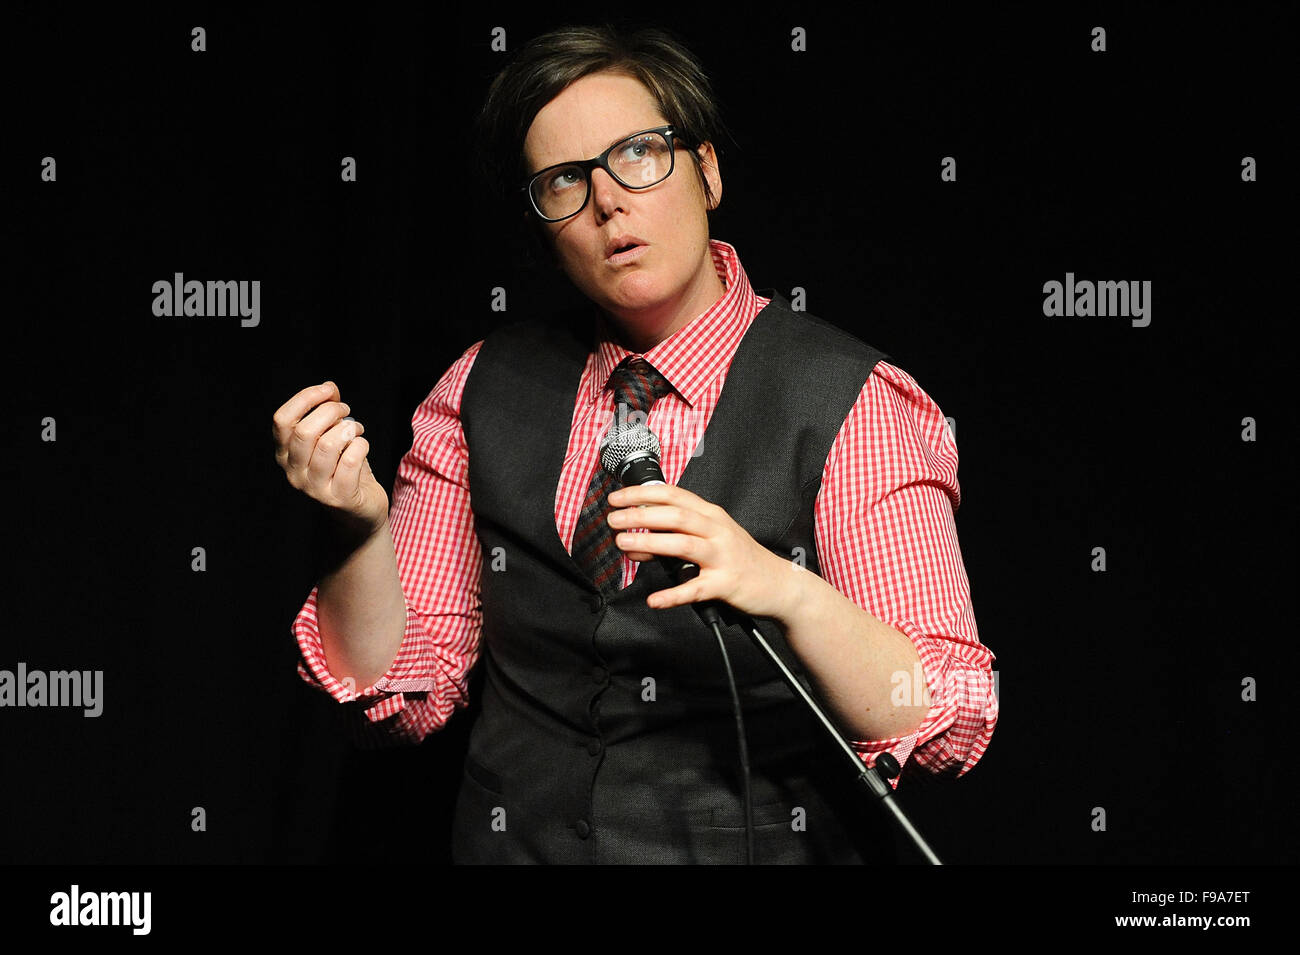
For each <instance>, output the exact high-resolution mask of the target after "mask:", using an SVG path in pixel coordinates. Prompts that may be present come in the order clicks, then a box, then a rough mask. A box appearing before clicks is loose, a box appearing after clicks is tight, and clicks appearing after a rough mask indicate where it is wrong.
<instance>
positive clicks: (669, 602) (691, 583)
mask: <svg viewBox="0 0 1300 955" xmlns="http://www.w3.org/2000/svg"><path fill="white" fill-rule="evenodd" d="M706 593H707V591H706V590H705V585H704V584H702V583H700V578H699V577H694V578H692V579H691V580H688V581H686V583H684V584H678V585H677V586H676V587H667V588H665V589H664V590H656V591H655V592H654V593H652V594H651V595H650V596H649V597H647V598H646V601H645V602H646V606H648V607H652V608H654V609H655V610H663V609H665V608H667V607H680V606H682V605H683V604H693V603H699V602H700V601H702V600H707V599H708V597H707V596H706Z"/></svg>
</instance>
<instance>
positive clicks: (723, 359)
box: [587, 239, 759, 408]
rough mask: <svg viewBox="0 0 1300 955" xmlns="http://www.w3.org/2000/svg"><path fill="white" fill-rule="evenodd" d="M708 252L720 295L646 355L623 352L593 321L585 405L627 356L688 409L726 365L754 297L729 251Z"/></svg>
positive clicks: (718, 247) (712, 246)
mask: <svg viewBox="0 0 1300 955" xmlns="http://www.w3.org/2000/svg"><path fill="white" fill-rule="evenodd" d="M709 252H710V253H711V254H712V256H713V267H714V268H715V269H716V270H717V273H718V278H720V279H721V280H722V281H723V283H724V284H725V285H726V291H725V292H724V293H723V294H722V297H721V298H719V299H718V300H717V301H716V302H714V303H713V304H712V305H710V306H709V307H708V308H707V309H706V310H705V311H704V312H702V313H701V314H700V315H698V316H696V317H695V318H694V319H692V320H691V321H690V322H689V323H688V324H686V325H685V326H683V327H682V328H679V329H678V330H677V331H676V332H674V333H673V334H672V335H670V336H668V337H667V338H665V339H664V340H663V341H661V342H660V343H659V344H657V345H655V346H654V347H653V348H651V349H650V350H649V351H647V352H644V353H638V352H633V351H629V350H628V349H626V348H624V347H623V346H622V345H620V344H618V343H617V342H615V341H614V340H613V338H612V336H611V332H610V328H609V325H608V323H607V321H606V319H605V317H604V315H603V314H599V313H598V314H597V317H596V360H595V366H594V368H593V369H592V374H591V376H590V379H589V382H588V392H587V403H588V404H591V403H592V402H595V401H596V400H597V399H599V398H600V397H601V393H602V392H603V391H604V390H605V385H606V383H607V382H608V381H609V376H610V374H611V373H612V372H613V370H614V369H615V368H616V367H617V366H618V363H619V362H621V361H622V360H623V359H624V358H626V357H627V356H628V355H636V354H641V356H642V357H643V358H645V360H646V361H648V362H649V363H650V364H651V365H652V366H654V369H655V370H656V371H658V372H659V373H660V374H661V375H663V376H664V378H666V379H667V380H668V383H669V384H670V385H672V386H673V388H674V390H676V392H677V393H678V394H679V395H681V396H682V398H683V399H684V400H685V401H686V403H687V404H688V405H689V406H690V407H692V408H694V407H695V406H696V404H697V403H698V402H699V400H700V398H701V396H702V395H703V394H704V390H705V388H707V387H708V384H709V382H711V381H712V380H713V379H714V378H715V377H717V375H718V374H719V373H720V372H721V371H722V370H723V369H724V368H726V367H727V365H728V364H730V362H731V359H732V357H733V356H734V355H735V353H736V349H737V348H738V347H739V346H740V340H741V339H742V338H744V337H745V331H746V330H747V329H748V328H749V325H750V323H751V322H752V321H753V320H754V316H755V315H757V314H758V311H759V309H758V297H757V296H756V295H755V293H754V289H753V286H751V285H750V284H749V276H747V275H746V274H745V270H744V268H743V267H742V266H741V264H740V257H739V256H738V255H737V254H736V250H735V248H734V247H733V246H731V245H729V244H728V243H726V242H722V241H721V240H719V239H710V240H709Z"/></svg>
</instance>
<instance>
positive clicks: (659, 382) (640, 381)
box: [609, 356, 672, 414]
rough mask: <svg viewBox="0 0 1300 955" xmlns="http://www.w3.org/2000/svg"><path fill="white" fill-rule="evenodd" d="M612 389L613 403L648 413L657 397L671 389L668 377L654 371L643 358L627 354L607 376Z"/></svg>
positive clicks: (630, 409)
mask: <svg viewBox="0 0 1300 955" xmlns="http://www.w3.org/2000/svg"><path fill="white" fill-rule="evenodd" d="M609 384H610V387H611V388H613V389H614V404H615V405H616V406H617V405H620V404H623V405H627V407H628V410H629V411H644V412H645V413H647V414H649V413H650V409H651V408H652V407H653V406H654V403H655V401H656V400H657V399H659V398H662V397H663V396H664V395H666V394H668V392H669V391H671V390H672V389H671V387H670V386H669V384H668V379H666V378H664V376H663V375H661V374H659V372H657V371H655V369H654V366H653V365H651V364H650V363H649V362H648V361H646V360H645V359H644V358H636V357H632V356H629V357H627V358H625V359H623V360H622V361H621V362H619V364H618V367H617V368H615V369H614V370H613V371H612V372H611V373H610V376H609Z"/></svg>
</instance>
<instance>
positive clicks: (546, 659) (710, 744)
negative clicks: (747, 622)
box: [453, 292, 894, 863]
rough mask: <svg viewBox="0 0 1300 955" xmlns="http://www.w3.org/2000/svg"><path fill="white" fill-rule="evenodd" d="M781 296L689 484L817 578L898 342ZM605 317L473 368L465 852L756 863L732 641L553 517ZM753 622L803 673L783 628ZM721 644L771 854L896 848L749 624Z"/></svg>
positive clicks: (760, 319) (714, 422)
mask: <svg viewBox="0 0 1300 955" xmlns="http://www.w3.org/2000/svg"><path fill="white" fill-rule="evenodd" d="M765 294H769V295H771V297H772V301H771V303H770V304H769V305H768V306H767V307H766V308H764V309H763V310H762V312H760V313H759V315H758V316H757V317H756V318H755V320H754V322H753V324H752V325H751V326H750V328H749V329H748V331H747V332H746V334H745V337H744V339H743V340H742V341H741V343H740V346H739V348H738V350H737V352H736V355H735V358H734V359H733V361H732V364H731V366H730V369H729V371H728V374H727V380H726V384H725V386H724V387H723V391H722V395H721V398H720V400H719V403H718V406H717V408H716V409H715V411H714V413H713V415H712V417H711V418H710V420H709V424H708V428H707V429H706V431H705V432H704V437H703V440H702V444H701V446H700V448H699V454H698V455H697V456H695V457H692V458H691V459H690V461H689V464H688V465H687V467H686V470H685V472H684V473H683V474H682V477H681V480H680V481H679V482H678V483H679V484H680V486H681V487H684V488H686V489H688V490H690V491H693V492H694V493H696V494H698V495H699V496H700V497H702V498H704V499H705V500H708V501H712V502H713V503H715V504H718V505H720V506H721V507H723V508H725V509H726V511H727V512H728V513H729V514H730V515H731V516H732V518H734V519H735V520H736V522H737V523H739V524H740V525H741V526H742V527H744V528H745V529H746V530H747V531H748V532H749V533H750V534H751V535H752V536H753V537H754V539H755V540H757V541H758V542H759V543H761V544H763V545H764V546H766V547H767V548H769V549H770V550H772V551H773V552H774V553H776V554H778V555H780V556H782V557H784V558H785V559H787V560H791V561H795V560H802V562H803V563H804V564H805V565H806V567H807V569H808V570H809V571H811V572H813V573H820V565H819V564H818V562H817V549H816V544H815V541H814V534H813V504H814V501H815V499H816V496H817V492H818V489H819V488H820V486H821V477H822V471H823V468H824V466H825V463H826V458H827V455H828V452H829V450H830V447H831V444H832V442H833V441H834V440H835V437H836V434H837V433H838V432H839V429H840V427H841V425H842V424H843V422H844V419H845V417H846V416H847V415H848V412H849V410H850V408H851V407H852V406H853V403H854V402H855V401H856V400H857V398H858V395H859V393H860V392H861V390H862V387H863V385H864V384H865V383H866V380H867V377H868V375H870V373H871V370H872V368H873V367H874V366H875V364H876V362H877V361H879V360H882V359H886V358H887V357H888V356H886V355H884V354H883V353H882V352H879V351H877V350H875V349H873V348H871V347H870V346H868V345H865V344H863V343H862V342H860V341H859V340H857V339H856V338H853V337H852V336H850V335H848V334H847V333H845V332H842V331H840V330H838V329H836V328H835V327H833V326H832V325H830V324H829V323H827V322H825V321H823V320H821V319H819V318H816V317H814V316H812V315H809V314H807V313H801V312H793V311H791V310H790V308H789V302H788V301H787V300H785V299H784V298H782V297H781V296H779V295H776V294H775V293H771V292H767V293H765ZM591 328H592V313H591V312H590V311H589V310H581V311H579V312H577V313H572V314H566V315H563V316H557V317H556V318H555V319H553V320H550V321H547V322H540V321H528V322H519V323H515V324H512V325H509V326H506V327H504V328H501V329H499V330H497V331H495V332H494V333H492V334H491V335H490V336H489V337H488V338H487V339H486V341H485V343H484V345H483V346H482V349H481V350H480V352H479V354H478V356H477V358H476V359H475V362H474V367H473V369H472V370H471V372H470V375H469V379H468V381H467V382H466V386H465V391H464V397H463V401H462V406H461V418H462V423H463V427H464V431H465V436H466V441H467V443H468V445H469V460H470V498H471V501H472V506H473V511H474V525H475V530H476V532H477V534H478V537H479V541H480V542H481V544H482V547H483V579H482V601H483V632H482V640H483V653H482V659H481V666H482V667H483V668H484V670H485V673H484V680H483V689H482V691H481V702H482V707H481V712H480V714H479V717H478V720H477V721H476V722H475V724H474V726H473V729H472V732H471V735H470V743H469V755H468V758H467V760H466V766H465V773H464V778H463V780H462V783H461V789H460V793H459V797H458V800H457V807H456V815H455V821H454V834H453V855H454V858H455V860H456V861H457V862H461V863H472V862H546V863H593V862H594V863H607V862H608V863H620V862H666V863H687V862H704V863H729V862H743V861H744V858H745V855H744V850H745V829H744V826H745V816H744V802H743V784H742V781H741V780H742V776H741V771H740V764H739V758H738V751H737V743H736V725H735V719H734V716H733V714H732V704H731V696H730V692H729V690H728V686H727V679H726V673H725V670H724V668H723V663H722V657H721V653H720V651H719V648H718V644H717V638H716V637H715V636H714V635H713V634H712V633H711V632H710V631H709V630H708V629H706V628H705V626H704V624H703V623H702V622H701V621H700V619H699V617H698V616H697V615H696V613H695V611H694V610H692V609H691V608H690V607H674V608H671V609H669V610H654V609H651V608H648V607H647V606H646V604H645V599H646V597H647V595H649V594H650V593H653V592H654V591H656V590H661V589H664V588H666V587H669V586H671V583H670V582H669V580H668V576H667V574H666V573H665V572H664V570H663V569H662V568H661V567H660V566H659V564H658V563H657V562H653V561H651V562H647V563H644V564H641V565H640V566H639V568H638V571H637V575H636V578H635V580H634V581H633V582H632V585H631V586H630V587H627V588H625V589H623V590H620V591H618V593H617V594H616V595H615V596H612V597H604V596H601V595H600V594H598V593H597V591H596V588H595V587H594V585H593V584H592V583H591V582H590V581H589V580H588V579H587V577H586V576H585V575H584V574H583V573H582V571H581V569H580V568H579V567H578V565H577V564H576V563H575V562H574V561H573V559H572V557H570V555H569V553H568V552H567V551H566V550H565V548H564V545H563V543H562V542H561V540H560V537H559V534H558V533H557V531H556V527H555V518H554V500H555V489H556V487H557V485H558V483H559V476H560V469H561V465H562V463H563V460H564V454H565V451H566V448H567V445H568V439H569V429H570V424H571V422H572V417H573V408H574V402H575V398H576V394H577V387H578V382H579V379H580V378H581V376H582V371H583V367H584V363H585V361H586V358H587V355H588V352H589V351H590V349H591V347H592V342H591ZM611 401H612V399H611ZM584 483H585V482H584ZM791 572H792V573H795V572H799V571H795V570H793V569H792V571H791ZM756 622H757V623H758V625H759V627H760V629H761V630H762V631H763V632H764V633H765V634H766V635H767V637H768V639H769V641H770V642H771V643H773V644H774V645H775V646H776V647H777V648H778V649H779V650H781V652H782V654H783V656H784V657H785V659H786V661H787V663H789V664H790V666H791V667H792V669H794V670H795V671H796V672H797V673H799V674H800V676H801V678H803V679H804V684H805V685H808V683H807V679H806V677H803V670H802V667H800V666H799V661H798V658H797V657H796V656H795V655H794V653H793V652H792V651H791V650H790V648H789V646H788V644H787V643H786V642H785V640H784V638H783V636H782V633H781V630H780V628H779V627H778V626H777V625H776V624H775V622H774V621H772V620H770V619H768V618H760V619H758V620H757V621H756ZM724 636H725V638H726V644H727V649H728V652H729V654H730V656H731V665H732V668H733V670H734V673H735V677H736V683H737V687H738V689H739V691H740V694H741V702H742V705H743V710H744V720H745V728H746V736H747V739H748V743H749V755H750V764H751V778H752V787H753V804H754V824H755V856H756V858H755V861H756V862H760V863H773V862H868V863H879V862H893V861H894V857H893V843H892V839H891V837H890V835H889V833H888V832H887V831H886V830H885V828H884V824H883V821H882V820H881V819H879V818H877V814H878V813H879V810H878V809H876V808H875V807H873V806H871V805H870V804H868V803H867V801H866V800H865V799H862V798H861V797H860V796H858V794H857V786H856V784H855V783H854V782H853V779H852V776H853V772H852V767H851V766H848V765H847V761H845V760H844V756H843V754H842V753H835V752H833V751H831V750H830V749H829V748H828V744H827V743H825V742H824V741H823V739H822V736H823V734H824V731H823V730H822V729H821V728H820V727H819V726H818V725H817V724H816V723H815V722H814V721H813V720H812V718H811V717H810V716H808V715H807V714H806V712H805V710H804V709H803V706H802V704H801V703H800V702H799V701H798V700H797V699H796V697H795V695H794V694H793V693H792V692H791V690H790V688H789V687H788V686H786V685H785V683H784V682H783V681H782V679H781V677H780V676H779V675H778V673H777V672H776V670H775V668H774V667H773V666H772V664H771V662H770V661H769V660H767V659H766V658H765V657H763V656H762V655H761V653H760V652H759V651H758V649H757V648H756V647H754V645H753V644H752V643H751V642H750V640H749V639H748V638H747V637H746V636H745V635H744V633H743V631H742V630H741V628H740V627H739V626H731V627H729V628H728V629H727V630H726V631H725V632H724Z"/></svg>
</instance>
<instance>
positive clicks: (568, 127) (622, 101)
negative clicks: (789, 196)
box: [524, 73, 723, 351]
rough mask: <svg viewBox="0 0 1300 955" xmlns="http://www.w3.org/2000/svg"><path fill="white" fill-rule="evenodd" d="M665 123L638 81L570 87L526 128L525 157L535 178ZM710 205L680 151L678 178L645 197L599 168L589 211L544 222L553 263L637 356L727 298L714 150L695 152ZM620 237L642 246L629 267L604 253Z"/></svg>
mask: <svg viewBox="0 0 1300 955" xmlns="http://www.w3.org/2000/svg"><path fill="white" fill-rule="evenodd" d="M667 124H668V121H667V120H666V119H665V118H664V116H663V114H662V113H661V112H660V110H659V105H658V103H656V102H655V99H654V97H653V96H652V95H651V94H650V91H649V90H647V89H646V88H645V87H644V86H643V85H642V84H641V82H640V81H639V80H636V79H634V78H632V77H630V76H622V75H618V74H612V73H594V74H591V75H589V76H584V77H582V78H581V79H579V80H576V81H574V82H573V83H571V84H570V85H569V86H568V87H567V88H565V90H564V91H563V92H561V93H560V94H559V95H558V96H556V97H555V99H553V100H551V101H550V102H549V103H547V104H546V106H544V107H543V108H542V110H541V111H540V112H539V113H538V114H537V116H536V118H535V119H534V120H533V123H532V125H531V126H530V127H529V128H528V134H527V136H526V137H525V140H524V158H525V162H526V164H527V167H528V170H529V171H530V172H536V171H539V170H541V169H544V168H546V167H547V166H552V165H555V164H556V163H561V162H568V161H570V160H575V159H590V158H591V157H593V156H598V155H600V154H601V153H602V152H604V151H605V150H606V149H607V148H608V147H609V145H610V144H611V143H613V142H614V141H615V140H617V139H620V138H622V137H624V136H627V135H628V134H630V133H635V132H640V131H641V130H643V129H650V128H652V127H655V126H665V125H667ZM699 155H700V156H701V158H702V159H704V160H706V161H707V162H708V163H709V165H706V166H705V167H704V173H705V175H706V177H707V178H708V180H709V183H710V187H711V188H712V190H713V195H714V203H713V205H712V206H709V205H706V200H705V198H704V189H703V186H702V184H701V183H700V180H699V176H698V174H697V172H696V167H695V163H694V162H693V161H692V160H691V158H690V156H689V155H687V152H686V150H685V148H680V147H679V148H678V149H677V150H676V161H675V165H674V167H673V173H672V175H671V176H669V177H668V178H667V179H665V180H664V181H663V182H660V183H658V184H656V185H654V186H651V187H650V188H648V189H639V190H630V189H626V188H624V187H623V186H622V185H620V184H619V183H618V182H616V181H615V180H614V179H613V178H611V177H610V175H609V174H608V173H607V172H605V170H603V169H593V170H592V172H591V196H590V198H589V199H588V200H587V205H586V208H584V209H583V210H582V211H581V212H579V213H578V214H577V215H575V216H572V217H570V218H568V219H565V220H564V221H562V222H543V223H541V225H542V227H543V228H544V229H545V230H546V235H547V241H548V242H549V243H550V245H551V247H552V249H553V250H554V252H555V256H556V260H557V261H558V263H559V265H560V268H562V269H563V270H564V272H565V274H567V275H568V276H569V279H570V280H571V281H572V282H573V284H574V285H576V286H577V287H578V289H579V290H580V291H581V292H582V293H583V294H584V295H586V296H587V297H588V298H589V299H591V300H592V301H593V302H595V303H596V304H597V305H598V306H600V307H601V308H602V309H604V311H605V312H606V313H607V314H608V315H609V316H610V317H611V318H612V319H613V320H614V323H615V325H616V326H617V327H618V329H619V330H621V331H622V332H623V333H624V337H625V339H627V341H628V342H629V343H632V347H633V348H636V349H637V350H641V351H644V350H648V345H652V344H655V343H657V342H658V341H662V340H663V339H664V338H667V337H668V336H669V335H671V334H672V333H673V332H675V331H676V330H677V329H678V328H681V327H682V326H684V325H686V324H687V323H689V322H690V321H691V320H692V319H694V318H695V317H697V316H698V315H700V314H701V313H702V312H704V311H705V310H706V309H708V308H709V306H710V305H712V304H713V303H714V302H716V301H717V300H718V298H719V297H721V295H722V294H723V288H722V283H721V282H720V281H719V280H718V275H717V272H716V271H715V270H714V268H713V260H712V257H711V255H710V253H709V245H708V240H709V227H708V217H707V216H706V214H705V213H706V210H707V209H709V208H714V207H716V205H717V200H719V199H721V196H722V178H721V176H720V175H719V173H718V169H717V157H716V155H715V154H714V150H713V147H712V145H711V144H706V145H705V146H703V147H701V148H700V150H699ZM621 236H634V237H636V238H637V239H639V240H641V242H642V243H644V245H645V248H643V249H641V250H640V251H639V252H637V253H636V254H635V255H634V256H632V257H630V258H628V259H627V260H625V261H617V262H616V261H611V259H610V258H609V257H608V256H607V255H606V249H607V246H608V245H609V244H610V243H611V241H613V240H615V239H617V238H619V237H621Z"/></svg>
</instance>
